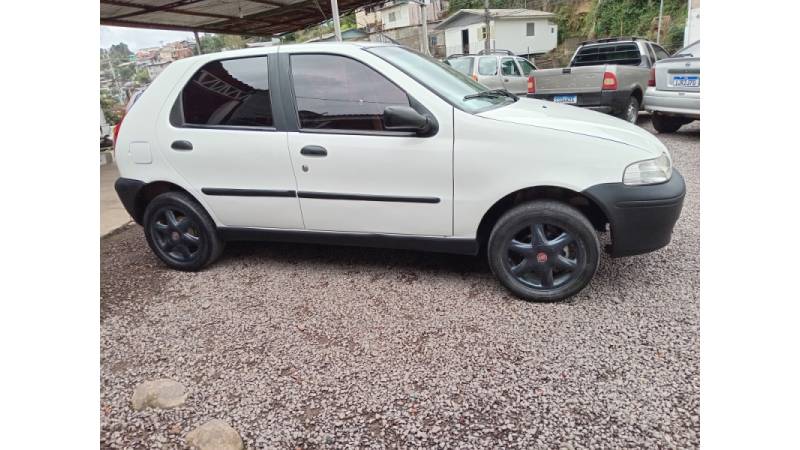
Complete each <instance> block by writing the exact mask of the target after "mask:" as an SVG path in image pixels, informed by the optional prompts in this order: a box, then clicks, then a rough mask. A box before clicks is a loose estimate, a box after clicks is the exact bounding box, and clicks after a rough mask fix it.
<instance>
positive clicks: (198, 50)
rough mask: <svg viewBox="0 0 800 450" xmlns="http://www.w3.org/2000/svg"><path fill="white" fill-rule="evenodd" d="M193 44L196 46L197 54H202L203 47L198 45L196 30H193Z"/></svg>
mask: <svg viewBox="0 0 800 450" xmlns="http://www.w3.org/2000/svg"><path fill="white" fill-rule="evenodd" d="M194 44H195V45H196V46H197V54H198V55H202V54H203V47H200V35H199V34H197V31H195V32H194Z"/></svg>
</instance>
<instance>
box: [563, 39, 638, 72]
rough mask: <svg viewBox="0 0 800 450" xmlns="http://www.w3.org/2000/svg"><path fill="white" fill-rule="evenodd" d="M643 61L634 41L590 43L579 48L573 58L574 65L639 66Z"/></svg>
mask: <svg viewBox="0 0 800 450" xmlns="http://www.w3.org/2000/svg"><path fill="white" fill-rule="evenodd" d="M641 63H642V55H641V54H640V53H639V47H638V46H637V45H636V44H634V43H633V42H630V43H623V44H600V45H589V46H585V47H583V48H581V49H580V50H578V53H577V54H575V58H574V59H573V60H572V64H571V65H572V66H573V67H579V66H596V65H601V64H622V65H630V66H638V65H639V64H641Z"/></svg>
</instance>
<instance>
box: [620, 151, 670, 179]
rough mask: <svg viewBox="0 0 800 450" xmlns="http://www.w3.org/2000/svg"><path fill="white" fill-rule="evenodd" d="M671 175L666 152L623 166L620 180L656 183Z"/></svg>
mask: <svg viewBox="0 0 800 450" xmlns="http://www.w3.org/2000/svg"><path fill="white" fill-rule="evenodd" d="M671 177H672V161H670V159H669V156H667V154H666V153H662V154H661V156H659V157H658V158H655V159H647V160H644V161H639V162H635V163H633V164H631V165H629V166H628V167H626V168H625V173H624V174H623V175H622V182H623V183H625V184H627V185H629V186H635V185H641V184H657V183H663V182H665V181H668V180H669V179H670V178H671Z"/></svg>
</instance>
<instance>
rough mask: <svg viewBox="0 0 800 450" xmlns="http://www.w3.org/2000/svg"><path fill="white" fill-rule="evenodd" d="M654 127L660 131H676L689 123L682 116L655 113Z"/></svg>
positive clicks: (653, 118)
mask: <svg viewBox="0 0 800 450" xmlns="http://www.w3.org/2000/svg"><path fill="white" fill-rule="evenodd" d="M652 121H653V128H655V129H656V131H658V132H659V133H674V132H676V131H678V128H680V127H681V126H682V125H684V124H685V123H687V122H686V121H685V120H684V119H683V118H681V117H673V116H665V115H664V114H659V113H653V117H652Z"/></svg>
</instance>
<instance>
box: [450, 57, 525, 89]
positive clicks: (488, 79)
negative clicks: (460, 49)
mask: <svg viewBox="0 0 800 450" xmlns="http://www.w3.org/2000/svg"><path fill="white" fill-rule="evenodd" d="M445 63H446V64H449V65H450V66H451V67H453V68H454V69H456V70H458V71H459V72H461V73H463V74H464V75H467V76H469V77H470V78H472V79H473V80H475V81H477V82H478V83H480V84H482V85H484V86H486V87H488V88H489V89H505V90H507V91H508V92H511V93H512V94H521V95H525V93H527V92H528V77H529V76H530V74H531V72H532V71H534V70H536V66H535V65H534V64H533V63H531V62H530V61H528V60H527V59H525V58H522V57H520V56H515V55H514V54H513V53H511V52H510V51H507V50H494V51H492V52H490V53H488V54H486V53H485V52H481V53H479V54H477V55H453V56H451V57H450V58H447V59H446V60H445Z"/></svg>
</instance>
